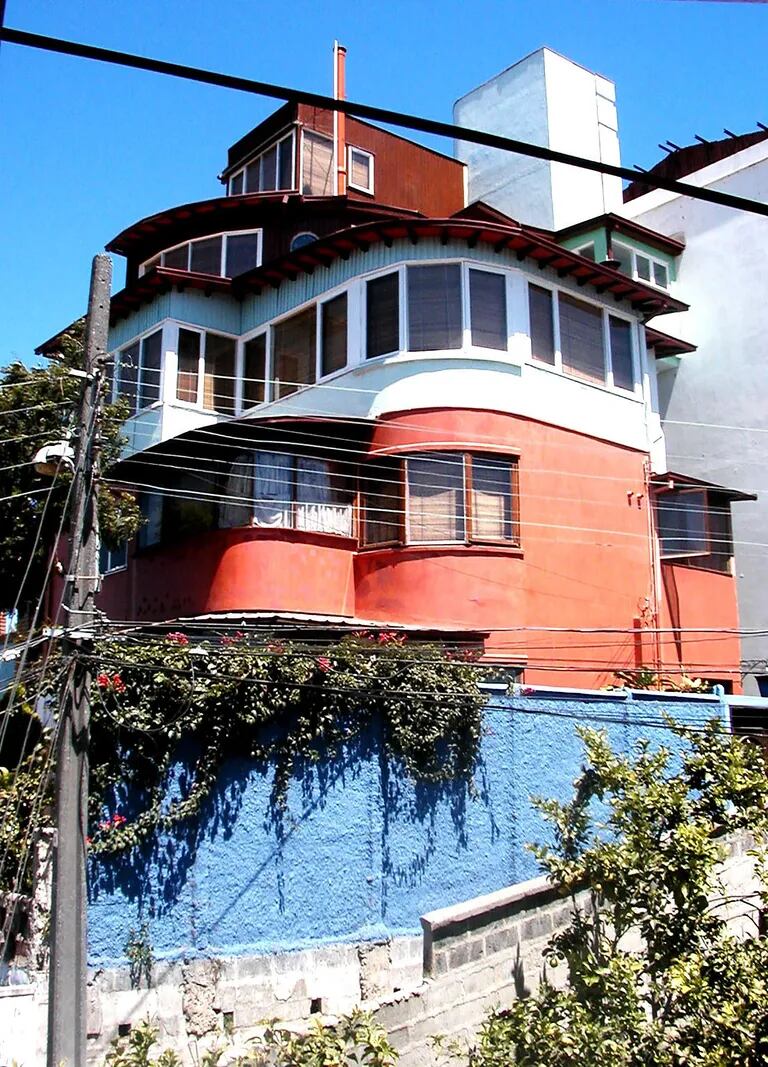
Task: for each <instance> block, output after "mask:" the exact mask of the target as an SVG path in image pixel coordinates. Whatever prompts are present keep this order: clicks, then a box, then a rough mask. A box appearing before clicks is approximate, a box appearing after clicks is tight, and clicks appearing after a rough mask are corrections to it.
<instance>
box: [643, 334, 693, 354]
mask: <svg viewBox="0 0 768 1067" xmlns="http://www.w3.org/2000/svg"><path fill="white" fill-rule="evenodd" d="M645 340H646V343H647V345H648V347H649V348H652V349H653V350H654V352H655V355H656V358H657V359H660V358H661V357H663V356H681V355H683V354H684V353H687V352H695V351H696V345H692V344H690V343H689V342H688V341H680V340H679V339H678V338H677V337H672V336H671V334H668V333H662V332H661V330H652V329H651V328H650V326H646V328H645Z"/></svg>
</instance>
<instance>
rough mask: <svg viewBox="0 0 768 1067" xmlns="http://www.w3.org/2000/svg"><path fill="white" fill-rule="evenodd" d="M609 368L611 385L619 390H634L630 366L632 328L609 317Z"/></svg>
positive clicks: (633, 373)
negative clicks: (611, 377)
mask: <svg viewBox="0 0 768 1067" xmlns="http://www.w3.org/2000/svg"><path fill="white" fill-rule="evenodd" d="M610 324H611V366H612V367H613V384H614V385H617V386H618V387H619V389H634V388H635V372H634V368H633V366H632V326H631V324H630V323H628V322H625V321H624V320H623V319H615V318H614V317H613V315H611V317H610Z"/></svg>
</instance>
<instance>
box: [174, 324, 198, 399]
mask: <svg viewBox="0 0 768 1067" xmlns="http://www.w3.org/2000/svg"><path fill="white" fill-rule="evenodd" d="M199 359H200V334H199V333H196V332H195V331H194V330H179V357H178V362H179V366H178V371H177V374H176V397H177V399H178V400H186V401H187V403H189V404H196V403H197V374H198V370H199Z"/></svg>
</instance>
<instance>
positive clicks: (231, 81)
mask: <svg viewBox="0 0 768 1067" xmlns="http://www.w3.org/2000/svg"><path fill="white" fill-rule="evenodd" d="M0 40H5V41H8V42H9V43H10V44H16V45H21V46H23V47H27V48H36V49H40V50H42V51H44V52H55V53H58V54H60V55H69V56H76V57H78V58H80V59H92V60H96V61H97V62H100V63H110V64H114V65H117V66H122V67H131V68H133V69H134V70H146V71H150V72H152V73H154V74H165V75H168V76H170V77H174V78H183V79H185V80H187V81H195V82H201V83H203V84H206V85H216V86H220V87H222V88H225V89H235V90H237V91H238V92H245V93H251V94H254V95H256V96H267V97H272V98H274V99H278V100H286V101H288V102H290V103H299V104H309V105H310V106H312V107H319V108H324V109H326V110H329V111H340V112H343V113H344V114H345V115H353V116H357V117H359V118H363V119H372V120H374V121H377V122H384V123H387V124H389V125H392V126H403V127H406V128H408V129H413V130H420V131H421V132H422V133H429V134H436V135H438V136H440V137H448V138H452V139H455V140H459V141H471V142H472V143H474V144H480V145H485V146H487V147H490V148H498V149H501V150H502V151H506V152H516V153H517V154H518V155H523V156H531V157H533V158H534V159H545V160H548V161H550V162H553V163H564V164H567V165H568V166H572V167H578V168H581V169H583V170H591V171H594V172H596V173H598V174H611V175H613V176H614V177H617V178H624V179H625V180H627V181H636V180H637V178H638V171H637V170H633V169H631V168H629V167H619V166H615V165H613V164H610V163H604V162H602V161H599V160H594V159H586V158H585V157H583V156H576V155H572V154H571V153H569V152H558V151H556V150H555V149H552V148H545V147H543V146H541V145H535V144H530V143H529V142H527V141H519V140H515V139H514V138H512V137H502V136H500V135H499V134H493V133H486V132H484V131H482V130H474V129H470V128H469V127H466V126H458V125H456V124H454V123H449V122H439V121H437V120H435V119H426V118H423V117H421V116H419V115H413V114H408V113H405V112H402V111H392V110H389V109H388V108H381V107H373V106H371V105H370V104H362V103H357V102H354V101H352V100H338V99H336V98H335V97H332V96H325V95H323V94H321V93H310V92H306V91H305V90H301V89H294V88H290V87H288V86H284V85H275V84H272V83H270V82H263V81H256V80H254V79H252V78H241V77H236V76H235V75H232V74H223V73H219V72H216V71H212V70H205V69H203V68H201V67H192V66H189V65H187V64H183V63H170V62H168V61H166V60H160V59H151V58H149V57H146V56H139V55H135V54H132V53H129V52H124V51H122V50H116V49H109V48H98V47H96V46H95V45H88V44H82V43H80V42H77V41H67V40H63V39H61V38H58V37H50V36H47V35H43V34H36V33H28V32H27V31H25V30H17V29H12V28H11V27H7V28H0ZM642 180H643V182H644V183H646V184H648V185H650V186H653V187H656V188H658V189H666V190H668V191H669V192H673V193H678V194H680V195H681V196H689V197H691V198H692V199H694V200H706V201H708V202H709V203H712V204H719V205H721V206H723V207H730V208H736V209H737V210H740V211H748V212H751V213H753V214H756V215H764V216H768V204H762V203H760V202H759V201H757V200H751V199H748V198H746V197H741V196H734V195H733V194H731V193H724V192H720V191H718V190H714V189H707V188H701V187H699V186H696V185H690V184H689V183H688V182H681V181H676V180H673V179H671V178H665V177H662V176H660V175H657V174H650V173H647V172H642Z"/></svg>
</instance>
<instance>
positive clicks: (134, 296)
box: [109, 267, 232, 326]
mask: <svg viewBox="0 0 768 1067" xmlns="http://www.w3.org/2000/svg"><path fill="white" fill-rule="evenodd" d="M174 286H176V287H177V288H178V289H179V291H181V290H182V289H198V290H202V292H204V293H205V294H206V296H210V295H211V293H230V292H231V291H232V281H231V279H229V278H222V277H220V276H219V275H218V274H197V273H194V272H192V271H186V270H176V269H175V268H172V267H153V268H152V270H149V271H147V273H146V274H143V275H142V276H141V278H138V279H137V280H136V281H135V282H134V283H133V284H132V285H127V286H126V287H125V289H121V290H120V292H119V293H115V295H114V296H113V297H112V302H111V304H110V307H109V323H110V326H114V324H115V323H116V322H118V321H119V320H120V319H124V318H125V317H126V316H127V315H129V314H130V313H131V312H132V311H135V310H136V309H137V308H139V307H141V305H142V304H146V303H148V302H149V301H150V300H154V298H155V297H156V296H158V295H159V294H160V293H167V292H168V291H169V290H170V289H172V288H173V287H174Z"/></svg>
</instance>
